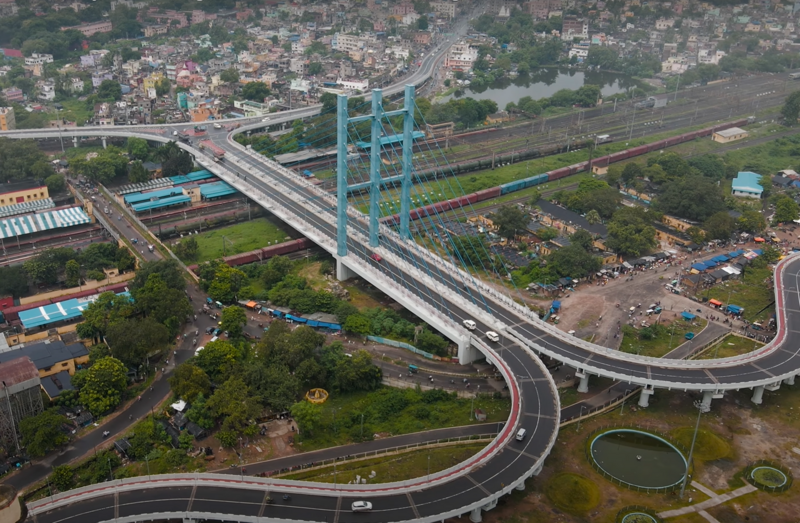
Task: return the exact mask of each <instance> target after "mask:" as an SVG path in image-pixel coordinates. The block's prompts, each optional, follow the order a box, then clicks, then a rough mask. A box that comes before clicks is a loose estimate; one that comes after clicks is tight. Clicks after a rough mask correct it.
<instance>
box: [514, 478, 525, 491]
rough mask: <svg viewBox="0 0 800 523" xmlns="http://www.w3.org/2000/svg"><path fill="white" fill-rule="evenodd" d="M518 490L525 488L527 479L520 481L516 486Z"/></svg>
mask: <svg viewBox="0 0 800 523" xmlns="http://www.w3.org/2000/svg"><path fill="white" fill-rule="evenodd" d="M514 488H515V489H516V490H525V480H522V481H520V483H519V485H517V486H516V487H514Z"/></svg>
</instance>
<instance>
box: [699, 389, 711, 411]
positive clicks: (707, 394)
mask: <svg viewBox="0 0 800 523" xmlns="http://www.w3.org/2000/svg"><path fill="white" fill-rule="evenodd" d="M713 398H714V391H713V390H704V391H703V401H702V402H701V403H702V405H703V406H704V407H708V408H711V400H712V399H713Z"/></svg>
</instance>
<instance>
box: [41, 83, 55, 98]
mask: <svg viewBox="0 0 800 523" xmlns="http://www.w3.org/2000/svg"><path fill="white" fill-rule="evenodd" d="M55 98H56V84H55V83H53V82H50V81H47V82H43V83H42V84H41V85H40V86H39V99H40V100H47V101H51V100H55Z"/></svg>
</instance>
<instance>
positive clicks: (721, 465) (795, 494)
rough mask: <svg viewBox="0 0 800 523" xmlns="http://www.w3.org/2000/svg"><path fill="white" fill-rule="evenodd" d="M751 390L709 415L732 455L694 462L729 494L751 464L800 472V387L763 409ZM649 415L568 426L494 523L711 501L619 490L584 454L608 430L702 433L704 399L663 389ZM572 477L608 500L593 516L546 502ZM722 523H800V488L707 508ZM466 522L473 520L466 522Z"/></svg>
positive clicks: (703, 479) (603, 517)
mask: <svg viewBox="0 0 800 523" xmlns="http://www.w3.org/2000/svg"><path fill="white" fill-rule="evenodd" d="M750 395H751V392H750V391H749V390H748V391H740V392H733V393H729V394H726V397H725V398H723V399H722V400H714V403H713V405H712V411H711V412H710V413H709V414H706V415H704V416H703V418H702V420H701V428H702V429H705V430H708V431H711V432H713V433H714V434H716V435H717V436H719V437H720V438H722V439H723V440H725V441H726V442H728V443H729V444H730V446H731V452H730V454H729V455H728V456H726V457H724V458H722V459H717V460H714V461H709V462H700V461H698V460H697V459H695V460H694V463H695V467H696V469H697V472H696V473H695V477H694V478H693V479H694V480H696V481H699V482H700V483H701V484H702V485H704V486H705V487H708V488H710V489H712V490H714V491H715V492H716V493H717V494H723V493H725V492H729V491H731V490H734V489H735V488H738V487H740V486H743V485H744V483H743V482H742V480H741V478H740V477H739V475H740V474H741V472H742V471H743V470H744V468H745V467H746V466H747V465H748V464H749V463H751V462H753V461H755V460H759V459H769V460H772V461H775V462H778V463H780V464H782V465H784V466H786V467H788V468H789V469H790V470H793V471H795V474H797V471H798V470H800V449H798V450H797V451H795V450H793V449H795V448H796V447H798V437H800V385H795V386H786V385H784V386H783V387H782V388H781V389H780V390H779V391H777V392H767V393H765V396H764V403H763V404H762V405H760V406H758V405H754V404H753V403H752V402H751V401H750ZM655 396H657V398H656V397H654V398H653V399H652V400H651V407H650V408H648V409H636V410H635V411H633V410H631V411H626V412H625V414H624V416H620V415H619V409H616V410H614V411H613V412H611V413H608V414H605V415H603V416H600V417H597V418H593V419H591V420H588V421H587V422H585V423H583V424H582V425H581V427H580V430H578V429H577V427H576V426H575V425H570V426H567V427H564V428H562V430H561V432H560V433H559V436H558V440H557V441H556V445H555V447H554V449H553V452H552V453H551V455H550V456H549V457H548V458H547V460H546V461H545V466H544V470H543V471H542V473H541V474H540V475H539V476H537V477H535V478H534V479H532V480H529V481H528V482H527V485H526V486H527V489H526V490H525V491H524V492H518V493H517V492H515V493H514V494H513V495H511V496H508V497H506V498H505V499H504V500H503V502H502V503H500V504H498V507H497V508H496V509H494V510H490V511H488V512H484V514H483V521H484V522H486V523H512V522H513V523H526V522H531V523H533V522H540V521H547V522H551V521H552V522H565V523H567V522H568V523H583V522H593V523H594V522H598V523H606V522H608V523H611V522H613V521H614V520H615V517H616V515H617V512H619V510H620V509H621V508H623V507H626V506H629V505H643V506H646V507H649V508H652V509H654V510H656V511H659V512H661V511H665V510H670V509H674V508H678V507H681V506H685V505H691V504H695V503H699V502H701V501H705V500H707V499H708V496H706V495H705V494H703V493H701V492H699V491H698V490H696V489H694V488H693V487H691V486H690V487H688V488H687V491H686V492H687V493H686V496H685V498H684V500H683V501H681V500H679V499H678V496H677V494H668V495H663V494H641V493H636V492H633V491H630V490H627V489H624V488H620V487H617V486H616V485H614V484H612V483H611V482H609V481H608V480H606V479H604V478H603V477H602V476H600V475H599V474H598V473H596V472H595V471H594V469H592V467H591V466H590V465H589V464H588V461H587V459H586V457H585V454H584V446H585V443H586V440H587V438H588V436H589V435H590V434H591V432H592V431H594V430H595V429H597V428H600V427H605V426H623V425H625V426H631V425H638V426H644V427H648V428H651V429H655V430H658V431H660V432H662V433H665V434H670V432H672V431H674V430H675V429H678V428H685V427H689V428H691V429H693V428H694V423H695V421H696V414H695V413H696V411H695V410H694V408H693V407H692V404H691V402H692V401H693V400H696V399H699V396H697V397H694V395H692V394H687V393H683V392H678V391H671V392H670V391H660V390H659V391H658V392H657V393H656V395H655ZM562 472H572V473H575V474H580V475H582V476H584V477H587V478H588V479H589V480H590V481H592V482H593V483H594V484H595V485H597V487H598V488H599V490H600V502H599V504H598V505H597V506H596V507H595V508H594V509H592V510H590V511H588V512H586V513H575V514H570V513H567V512H564V511H561V510H558V509H556V508H554V507H552V504H551V503H549V501H548V500H547V498H546V497H545V494H544V491H545V486H546V485H547V482H548V481H549V480H550V478H552V477H554V476H555V475H556V474H559V473H562ZM707 512H708V513H710V514H711V515H712V516H715V517H716V518H717V519H718V521H719V522H720V523H745V522H769V523H784V522H786V523H789V522H797V521H798V520H799V519H798V516H797V514H798V513H800V488H798V486H797V485H795V486H793V487H792V488H791V489H790V490H789V491H787V492H785V493H782V494H768V493H765V492H760V491H756V492H754V493H752V494H748V495H746V496H742V497H741V498H736V499H734V500H731V501H728V502H727V503H724V504H721V505H718V506H716V507H712V508H710V509H708V510H707ZM460 521H463V522H466V521H468V519H467V518H466V517H465V518H461V520H460ZM667 521H670V522H676V523H677V522H681V523H684V522H695V521H697V522H701V521H706V520H704V519H703V518H701V517H700V516H699V515H697V514H691V515H688V516H681V517H676V518H671V519H669V520H667Z"/></svg>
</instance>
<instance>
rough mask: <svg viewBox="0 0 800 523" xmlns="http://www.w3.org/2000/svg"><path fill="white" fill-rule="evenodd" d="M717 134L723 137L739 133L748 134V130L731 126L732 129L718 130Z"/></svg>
mask: <svg viewBox="0 0 800 523" xmlns="http://www.w3.org/2000/svg"><path fill="white" fill-rule="evenodd" d="M716 134H718V135H720V136H722V137H723V138H730V137H731V136H736V135H739V134H747V131H745V130H744V129H740V128H738V127H731V128H730V129H723V130H722V131H717V132H716Z"/></svg>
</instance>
